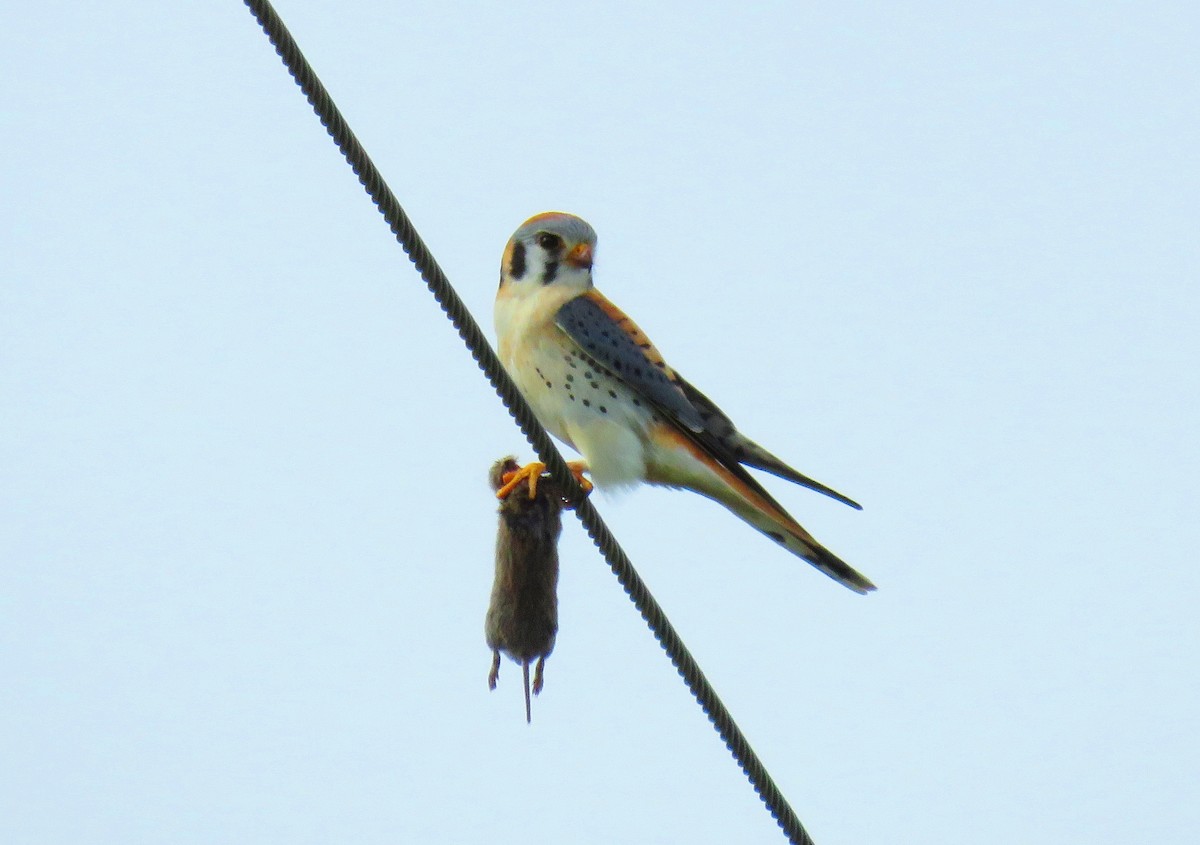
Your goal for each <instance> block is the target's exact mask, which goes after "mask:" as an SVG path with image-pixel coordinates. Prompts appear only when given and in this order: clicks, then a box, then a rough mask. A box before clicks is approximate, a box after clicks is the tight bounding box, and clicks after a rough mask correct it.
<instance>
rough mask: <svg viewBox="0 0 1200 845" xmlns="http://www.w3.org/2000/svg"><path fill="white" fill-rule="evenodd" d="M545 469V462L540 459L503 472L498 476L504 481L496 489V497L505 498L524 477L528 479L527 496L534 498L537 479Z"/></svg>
mask: <svg viewBox="0 0 1200 845" xmlns="http://www.w3.org/2000/svg"><path fill="white" fill-rule="evenodd" d="M545 471H546V465H545V464H543V463H542V462H540V461H534V462H533V463H529V464H525V466H523V467H521V468H520V469H518V470H514V471H512V472H506V473H504V475H502V476H500V480H501V481H503V482H504V486H502V487H501V488H500V489H499V490H497V491H496V498H497V499H507V498H508V495H509V494H510V493H512V491H513V490H515V489H516V488H517V486H518V485H519V484H520V483H521V482H522V481H524V480H525V479H526V478H528V479H529V498H531V499H532V498H534V497H535V496H537V483H538V479H539V478H541V477H542V473H543V472H545Z"/></svg>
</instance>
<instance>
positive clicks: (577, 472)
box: [567, 461, 593, 496]
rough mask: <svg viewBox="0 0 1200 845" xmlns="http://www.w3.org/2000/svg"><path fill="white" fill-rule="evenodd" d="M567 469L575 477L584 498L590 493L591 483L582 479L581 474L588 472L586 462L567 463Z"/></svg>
mask: <svg viewBox="0 0 1200 845" xmlns="http://www.w3.org/2000/svg"><path fill="white" fill-rule="evenodd" d="M567 469H569V470H571V475H573V476H575V480H576V481H578V482H579V486H580V487H581V488H583V495H585V496H586V495H587V494H588V493H591V492H592V487H593V485H592V482H590V481H588V480H587V479H586V478H584V477H583V474H584V473H585V472H587V471H588V465H587V461H567Z"/></svg>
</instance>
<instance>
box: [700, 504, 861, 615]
mask: <svg viewBox="0 0 1200 845" xmlns="http://www.w3.org/2000/svg"><path fill="white" fill-rule="evenodd" d="M733 492H734V493H736V494H738V495H737V496H736V498H735V497H734V496H729V497H723V498H721V499H718V501H720V502H721V504H723V505H725V507H727V508H729V509H730V510H731V511H733V512H734V513H735V514H737V516H739V517H741V519H742V520H743V521H745V522H747V523H749V524H750V525H752V526H754V527H755V528H757V529H758V530H759V531H761V532H762V533H763V534H766V535H767V536H768V537H770V538H771V539H772V540H774V541H775V542H776V543H778V544H779V545H781V546H783V547H784V548H786V549H787V550H788V551H789V552H791V553H792V554H794V555H796V556H797V557H800V558H803V559H804V560H806V561H808V562H809V563H811V564H812V565H813V566H815V567H816V568H817V569H819V570H821V571H822V572H824V573H825V574H826V575H828V576H829V577H830V578H832V579H833V580H834V581H837V582H838V583H839V584H842V585H844V586H846V587H848V588H849V589H851V590H854V592H856V593H864V594H865V593H869V592H871V591H872V590H874V589H875V585H874V584H872V583H871V581H870V580H869V579H868V578H867V577H866V576H864V575H863V574H862V573H860V572H858V571H857V570H855V569H854V568H853V567H852V566H850V564H848V563H846V562H845V561H844V560H842V559H841V558H840V557H838V556H837V555H835V554H834V553H833V552H831V551H829V549H827V548H825V547H824V546H822V545H821V544H820V543H818V542H817V541H816V539H814V538H813V536H812V535H811V534H809V533H808V532H807V531H805V530H804V528H803V527H801V525H800V524H799V523H798V522H796V520H794V519H792V517H791V516H790V515H789V514H788V513H787V512H786V511H784V510H783V509H782V508H780V507H779V506H778V505H775V504H774V503H773V502H771V501H770V500H767V501H763V500H762V499H761V497H758V496H745V495H742V494H741V491H740V490H734V491H733ZM751 492H752V491H751Z"/></svg>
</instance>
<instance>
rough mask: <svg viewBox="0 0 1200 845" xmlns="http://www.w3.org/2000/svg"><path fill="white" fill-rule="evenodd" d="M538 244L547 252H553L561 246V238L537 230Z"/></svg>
mask: <svg viewBox="0 0 1200 845" xmlns="http://www.w3.org/2000/svg"><path fill="white" fill-rule="evenodd" d="M537 242H538V246H540V247H541V248H542V249H544V250H546V251H547V252H554V251H556V250H558V249H559V248H561V247H562V238H560V237H559V236H558V235H552V234H550V233H549V232H538V236H537Z"/></svg>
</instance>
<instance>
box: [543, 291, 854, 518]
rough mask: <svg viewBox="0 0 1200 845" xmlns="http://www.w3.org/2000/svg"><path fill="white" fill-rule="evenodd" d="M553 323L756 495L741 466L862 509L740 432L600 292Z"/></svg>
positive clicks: (577, 301) (567, 306) (564, 310)
mask: <svg viewBox="0 0 1200 845" xmlns="http://www.w3.org/2000/svg"><path fill="white" fill-rule="evenodd" d="M555 322H556V324H557V325H558V327H559V328H560V329H562V330H563V331H564V332H565V333H566V334H567V336H568V337H570V338H571V340H572V341H574V342H575V343H576V344H578V345H579V347H580V348H581V349H582V350H583V352H584V354H586V355H587V356H588V357H589V358H591V359H592V360H593V361H594V362H595V363H596V364H597V366H600V367H602V368H603V369H605V370H607V371H608V372H609V373H611V374H612V375H613V376H614V377H616V378H617V379H619V380H621V381H622V382H624V383H625V385H626V386H628V387H629V388H631V389H633V390H634V391H635V392H636V393H638V395H639V396H641V397H642V398H643V399H644V400H646V401H647V402H649V403H651V404H652V405H654V407H655V408H656V409H657V410H658V411H659V412H661V413H662V414H663V415H664V416H665V417H666V418H667V419H668V420H669V421H670V422H672V423H673V424H675V425H677V426H678V427H679V428H681V429H682V430H683V431H685V432H686V433H687V434H688V435H689V436H690V437H692V438H693V439H694V440H695V441H696V442H697V443H698V444H700V445H701V446H702V447H703V448H704V450H705V451H706V452H708V453H709V454H710V455H711V456H712V457H713V458H714V459H715V460H717V461H718V462H719V463H720V464H722V465H723V466H725V467H727V468H729V469H731V470H734V471H735V472H736V473H737V475H738V476H739V478H742V477H744V480H745V481H749V482H750V483H752V484H754V486H755V488H756V491H757V492H760V493H761V494H762V495H764V496H765V495H766V490H763V489H762V487H761V486H760V485H758V484H757V483H755V482H754V481H753V479H751V478H750V476H749V474H747V473H746V471H745V470H744V469H742V467H741V464H745V465H747V466H751V467H755V468H756V469H762V470H765V471H767V472H769V473H771V474H773V475H777V476H779V477H780V478H784V479H787V480H788V481H792V482H794V483H796V484H799V485H801V486H803V487H807V488H809V489H810V490H815V491H816V492H818V493H822V494H824V495H826V496H829V497H830V498H833V499H836V500H838V501H839V502H843V503H845V504H847V505H849V506H850V507H852V508H856V509H859V510H861V509H862V506H861V505H859V504H858V503H857V502H855V501H854V500H853V499H849V498H847V497H846V496H843V495H842V494H841V493H839V492H837V491H836V490H834V489H832V488H830V487H827V486H825V485H824V484H821V483H820V482H819V481H814V480H813V479H811V478H809V477H808V476H806V475H803V474H801V473H799V472H797V471H796V470H794V469H792V468H791V467H790V466H788V465H787V464H785V463H784V462H783V461H781V460H779V459H778V458H776V457H775V456H774V455H772V454H771V453H770V452H768V451H767V450H766V449H764V448H762V447H761V446H759V445H758V444H757V443H755V442H754V441H752V440H750V438H748V437H746V436H744V435H742V434H741V433H740V432H738V430H737V428H736V427H735V426H734V424H733V421H732V420H730V419H729V417H728V416H726V415H725V413H724V412H723V411H722V410H721V409H720V408H718V407H717V405H716V403H714V402H713V401H712V400H711V399H709V398H708V397H707V396H705V395H704V394H703V393H701V392H700V391H699V390H697V389H696V388H694V387H692V385H691V384H689V383H688V381H687V380H686V379H684V378H683V376H681V375H679V374H678V373H677V372H675V371H674V370H673V369H671V367H670V366H668V365H667V362H666V361H665V360H663V356H662V353H660V352H659V351H658V349H657V348H655V346H654V344H653V343H651V342H650V339H649V338H648V337H646V333H645V332H643V331H642V330H641V329H639V328H638V327H637V324H636V323H634V322H633V320H631V319H630V318H629V317H628V316H626V315H625V313H624V312H623V311H621V309H620V308H618V307H617V306H616V305H614V304H613V303H612V302H610V301H609V300H608V299H607V298H606V297H605V296H604V295H603V294H602V293H600V292H599V291H597V290H595V289H592V290H589V291H587V292H586V293H584V294H582V295H580V296H577V297H576V298H574V299H572V300H571V301H569V302H568V303H566V304H565V305H563V306H562V307H561V308H560V309H559V310H558V313H557V315H556V316H555ZM771 501H772V503H774V500H773V499H772V500H771Z"/></svg>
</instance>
